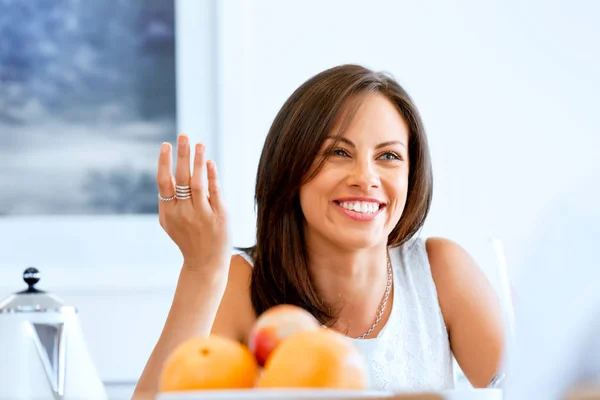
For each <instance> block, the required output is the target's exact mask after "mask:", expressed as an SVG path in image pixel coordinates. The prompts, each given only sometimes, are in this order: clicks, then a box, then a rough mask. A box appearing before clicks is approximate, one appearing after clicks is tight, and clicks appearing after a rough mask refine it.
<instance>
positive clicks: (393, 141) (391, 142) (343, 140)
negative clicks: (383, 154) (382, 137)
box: [327, 136, 406, 149]
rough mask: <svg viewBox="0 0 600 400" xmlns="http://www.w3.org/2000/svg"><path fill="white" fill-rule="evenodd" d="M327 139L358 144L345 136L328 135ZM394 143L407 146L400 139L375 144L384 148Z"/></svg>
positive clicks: (353, 145)
mask: <svg viewBox="0 0 600 400" xmlns="http://www.w3.org/2000/svg"><path fill="white" fill-rule="evenodd" d="M327 139H330V140H336V139H337V140H339V141H340V142H344V143H346V144H347V145H348V146H350V147H353V148H356V145H355V144H354V143H352V141H351V140H349V139H346V138H345V137H343V136H328V137H327ZM392 144H399V145H401V146H404V147H406V145H405V144H404V143H402V142H400V141H399V140H390V141H388V142H383V143H379V144H378V145H377V146H375V148H376V149H380V148H382V147H386V146H390V145H392Z"/></svg>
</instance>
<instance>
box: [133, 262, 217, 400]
mask: <svg viewBox="0 0 600 400" xmlns="http://www.w3.org/2000/svg"><path fill="white" fill-rule="evenodd" d="M226 284H227V276H226V272H225V273H215V274H211V275H208V274H207V275H202V274H201V273H200V272H199V271H196V270H190V269H188V268H185V266H184V268H182V270H181V273H180V275H179V280H178V282H177V288H176V290H175V296H174V297H173V303H172V304H171V309H170V310H169V314H168V316H167V320H166V322H165V325H164V327H163V330H162V332H161V335H160V337H159V339H158V342H157V343H156V346H155V347H154V350H153V351H152V354H151V355H150V358H149V359H148V362H147V363H146V366H145V368H144V371H143V372H142V375H141V377H140V379H139V381H138V383H137V386H136V388H135V392H134V396H133V397H134V398H136V397H138V396H153V395H154V394H156V393H157V392H158V390H159V379H160V374H161V372H162V367H163V365H164V362H165V360H166V359H167V357H168V356H169V355H170V354H171V352H172V351H173V350H174V349H175V347H177V346H178V345H179V344H180V343H182V342H183V341H185V340H187V339H189V338H191V337H193V336H197V335H208V334H209V333H210V330H211V327H212V324H213V322H214V320H215V316H216V313H217V309H218V307H219V303H220V301H221V298H222V297H223V293H224V291H225V285H226Z"/></svg>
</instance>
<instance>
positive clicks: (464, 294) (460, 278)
mask: <svg viewBox="0 0 600 400" xmlns="http://www.w3.org/2000/svg"><path fill="white" fill-rule="evenodd" d="M425 246H426V249H427V256H428V258H429V264H430V266H431V274H432V277H433V280H434V282H435V285H436V289H437V292H438V299H439V303H440V308H441V309H442V314H443V316H444V320H445V322H446V327H447V329H448V334H449V337H450V344H451V347H452V351H453V353H454V355H455V357H456V359H457V361H458V363H459V365H460V366H461V368H462V370H463V371H464V372H465V374H466V375H467V378H468V379H469V381H470V382H471V384H473V385H474V386H475V387H484V386H485V385H486V384H487V383H488V382H489V380H490V379H491V378H492V376H493V375H494V373H495V372H496V371H497V369H498V368H499V365H500V360H501V357H502V351H503V345H504V327H503V320H502V309H501V307H500V302H499V299H498V296H497V295H496V292H495V290H494V288H493V286H492V285H491V283H490V282H489V281H488V279H487V278H486V276H485V274H484V273H483V271H482V270H481V268H480V267H479V266H478V265H477V263H476V262H475V260H474V259H473V258H472V257H471V256H470V255H469V253H468V252H467V251H466V250H465V249H464V248H462V247H461V246H460V245H458V244H457V243H455V242H453V241H451V240H448V239H444V238H429V239H427V241H426V243H425Z"/></svg>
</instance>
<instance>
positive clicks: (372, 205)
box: [334, 201, 385, 214]
mask: <svg viewBox="0 0 600 400" xmlns="http://www.w3.org/2000/svg"><path fill="white" fill-rule="evenodd" d="M334 203H336V204H337V205H338V206H340V207H342V208H344V209H346V210H348V211H354V212H357V213H361V214H376V213H377V212H379V210H380V209H382V208H384V207H385V204H383V203H376V202H372V201H334Z"/></svg>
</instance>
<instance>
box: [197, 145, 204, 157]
mask: <svg viewBox="0 0 600 400" xmlns="http://www.w3.org/2000/svg"><path fill="white" fill-rule="evenodd" d="M203 152H204V145H203V144H197V145H196V154H198V155H200V154H202V153H203Z"/></svg>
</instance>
